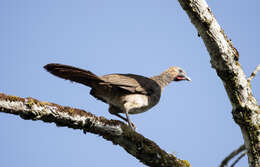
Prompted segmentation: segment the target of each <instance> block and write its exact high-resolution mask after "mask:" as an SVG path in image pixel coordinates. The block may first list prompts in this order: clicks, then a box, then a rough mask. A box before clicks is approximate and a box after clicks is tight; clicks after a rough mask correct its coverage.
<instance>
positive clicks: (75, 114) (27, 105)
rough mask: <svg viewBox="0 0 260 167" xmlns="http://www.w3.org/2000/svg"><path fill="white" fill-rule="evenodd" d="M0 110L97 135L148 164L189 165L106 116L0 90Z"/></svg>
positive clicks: (179, 166) (188, 166) (172, 166)
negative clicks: (6, 93) (8, 93)
mask: <svg viewBox="0 0 260 167" xmlns="http://www.w3.org/2000/svg"><path fill="white" fill-rule="evenodd" d="M0 112H4V113H9V114H15V115H19V116H20V117H21V118H23V119H25V120H28V119H29V120H42V121H44V122H53V123H55V124H56V125H57V126H66V127H68V128H73V129H81V130H83V132H84V133H86V132H90V133H93V134H97V135H100V136H102V137H103V138H104V139H106V140H109V141H111V142H112V143H113V144H118V145H120V146H121V147H123V148H124V149H125V150H126V151H127V152H128V153H129V154H131V155H133V156H134V157H136V158H137V159H138V160H140V161H141V162H142V163H144V164H145V165H148V166H156V167H160V166H164V167H166V166H167V167H168V166H169V167H170V166H171V167H190V164H189V162H188V161H186V160H180V159H178V158H176V157H175V156H174V155H172V154H168V153H167V152H165V151H164V150H162V149H161V148H160V147H159V146H158V145H157V144H156V143H154V142H153V141H151V140H149V139H147V138H145V137H144V136H142V135H141V134H139V133H137V132H135V131H133V130H132V129H131V128H130V127H129V126H127V125H126V124H124V123H122V122H121V121H117V120H107V119H105V118H104V117H97V116H95V115H93V114H92V113H89V112H86V111H84V110H80V109H75V108H71V107H63V106H60V105H58V104H54V103H49V102H40V101H38V100H36V99H33V98H20V97H17V96H8V95H5V94H3V93H0Z"/></svg>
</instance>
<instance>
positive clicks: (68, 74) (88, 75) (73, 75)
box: [44, 63, 104, 87]
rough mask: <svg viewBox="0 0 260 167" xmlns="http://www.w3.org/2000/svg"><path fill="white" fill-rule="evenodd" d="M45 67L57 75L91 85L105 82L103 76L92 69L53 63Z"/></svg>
mask: <svg viewBox="0 0 260 167" xmlns="http://www.w3.org/2000/svg"><path fill="white" fill-rule="evenodd" d="M44 68H45V69H46V70H47V71H48V72H50V73H51V74H53V75H55V76H57V77H60V78H63V79H66V80H70V81H74V82H78V83H81V84H84V85H86V86H89V87H93V86H94V85H95V84H97V83H101V82H104V81H103V80H102V79H101V78H99V77H98V76H97V75H95V74H93V73H92V72H90V71H87V70H83V69H80V68H76V67H72V66H68V65H63V64H55V63H51V64H47V65H45V66H44Z"/></svg>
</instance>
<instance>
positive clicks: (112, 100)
mask: <svg viewBox="0 0 260 167" xmlns="http://www.w3.org/2000/svg"><path fill="white" fill-rule="evenodd" d="M44 68H45V69H46V70H47V71H48V72H50V73H52V74H53V75H55V76H58V77H60V78H64V79H68V80H70V81H74V82H78V83H81V84H83V85H86V86H89V87H91V88H92V89H91V91H90V94H91V95H92V96H94V97H95V98H97V99H99V100H101V101H103V102H105V103H107V104H109V112H110V113H111V114H113V115H116V116H118V117H120V118H121V119H123V120H125V121H126V122H128V124H129V126H130V127H131V128H132V129H135V125H134V124H133V123H132V122H131V121H130V118H129V116H128V114H138V113H142V112H145V111H147V110H148V109H150V108H152V107H153V106H155V105H156V104H157V103H158V102H159V100H160V97H161V93H162V91H163V89H164V88H165V86H167V85H168V84H169V83H170V82H172V81H182V80H187V81H191V79H190V78H189V77H188V76H187V75H186V73H185V72H184V70H182V69H181V68H180V67H170V68H168V69H167V70H166V71H164V72H163V73H161V74H160V75H157V76H153V77H150V78H147V77H144V76H140V75H135V74H108V75H104V76H97V75H95V74H94V73H92V72H90V71H87V70H83V69H80V68H76V67H72V66H68V65H62V64H54V63H52V64H47V65H45V66H44ZM119 113H124V114H125V115H126V117H123V116H122V115H120V114H119Z"/></svg>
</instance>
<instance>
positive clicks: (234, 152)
mask: <svg viewBox="0 0 260 167" xmlns="http://www.w3.org/2000/svg"><path fill="white" fill-rule="evenodd" d="M245 149H246V147H245V145H244V144H243V145H242V146H240V147H239V148H238V149H236V150H234V151H233V152H231V153H230V154H229V155H228V156H227V157H226V158H225V159H224V160H223V161H222V162H221V164H220V166H219V167H225V166H226V165H227V164H228V162H229V161H230V160H231V159H232V158H234V157H235V156H236V155H238V154H239V153H241V152H242V151H244V150H245Z"/></svg>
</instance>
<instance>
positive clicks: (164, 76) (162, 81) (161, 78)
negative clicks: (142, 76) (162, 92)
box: [151, 72, 174, 89]
mask: <svg viewBox="0 0 260 167" xmlns="http://www.w3.org/2000/svg"><path fill="white" fill-rule="evenodd" d="M151 79H152V80H154V81H155V82H156V83H157V84H159V85H160V87H161V88H162V89H163V88H165V87H166V86H167V85H168V84H169V83H170V82H172V81H173V79H174V76H172V75H170V74H169V73H167V72H163V73H161V74H160V75H157V76H153V77H151Z"/></svg>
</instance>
